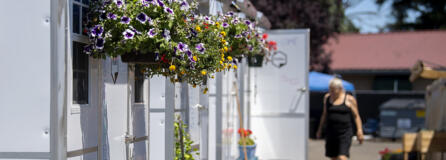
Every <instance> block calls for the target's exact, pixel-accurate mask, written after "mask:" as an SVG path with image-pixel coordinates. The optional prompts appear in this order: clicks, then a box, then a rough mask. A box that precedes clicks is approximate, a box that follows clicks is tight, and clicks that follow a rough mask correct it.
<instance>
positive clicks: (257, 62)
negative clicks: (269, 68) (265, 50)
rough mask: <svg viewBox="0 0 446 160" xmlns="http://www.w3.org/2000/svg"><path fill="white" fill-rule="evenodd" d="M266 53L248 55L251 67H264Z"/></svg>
mask: <svg viewBox="0 0 446 160" xmlns="http://www.w3.org/2000/svg"><path fill="white" fill-rule="evenodd" d="M263 59H264V55H254V56H248V65H249V67H262V65H263Z"/></svg>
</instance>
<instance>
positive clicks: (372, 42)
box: [310, 31, 446, 132]
mask: <svg viewBox="0 0 446 160" xmlns="http://www.w3.org/2000/svg"><path fill="white" fill-rule="evenodd" d="M324 48H325V49H326V51H328V52H331V53H332V55H331V56H332V63H331V69H332V71H333V73H334V74H338V75H340V76H341V77H342V79H344V80H346V81H349V82H351V83H353V84H354V85H355V88H356V92H355V95H356V97H357V100H358V105H359V111H360V114H361V117H362V119H363V121H364V122H365V121H367V119H369V118H373V119H378V118H379V106H380V105H381V104H382V103H384V102H385V101H387V100H389V99H392V98H406V99H407V98H408V99H411V98H422V99H424V93H425V90H426V87H427V85H429V84H431V83H432V80H426V79H417V80H416V81H415V82H414V83H411V82H410V81H409V76H410V69H411V68H412V66H413V65H414V64H415V63H416V62H417V61H418V60H422V61H424V62H425V63H426V64H429V65H432V66H433V67H435V66H446V31H416V32H392V33H380V34H342V35H339V36H338V37H337V38H336V39H332V40H330V41H329V43H328V44H327V45H325V47H324ZM323 94H324V93H315V92H313V93H311V96H310V106H311V111H310V118H311V119H310V123H313V124H310V126H311V125H313V126H314V125H316V126H317V124H318V121H319V117H320V113H321V112H322V97H323ZM312 132H314V131H312Z"/></svg>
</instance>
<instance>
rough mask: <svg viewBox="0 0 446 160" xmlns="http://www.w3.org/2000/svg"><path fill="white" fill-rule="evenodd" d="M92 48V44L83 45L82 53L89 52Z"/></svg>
mask: <svg viewBox="0 0 446 160" xmlns="http://www.w3.org/2000/svg"><path fill="white" fill-rule="evenodd" d="M92 49H93V45H91V44H89V45H86V46H84V53H85V54H91V50H92Z"/></svg>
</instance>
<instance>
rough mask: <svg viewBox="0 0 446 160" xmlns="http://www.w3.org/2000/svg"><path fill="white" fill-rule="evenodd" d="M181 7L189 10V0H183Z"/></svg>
mask: <svg viewBox="0 0 446 160" xmlns="http://www.w3.org/2000/svg"><path fill="white" fill-rule="evenodd" d="M180 9H181V10H183V11H184V10H188V9H189V3H187V1H185V0H183V1H182V2H181V3H180Z"/></svg>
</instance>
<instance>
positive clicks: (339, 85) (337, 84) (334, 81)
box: [329, 77, 344, 89]
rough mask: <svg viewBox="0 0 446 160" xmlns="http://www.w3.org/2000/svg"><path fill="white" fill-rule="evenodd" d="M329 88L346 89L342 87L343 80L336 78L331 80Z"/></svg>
mask: <svg viewBox="0 0 446 160" xmlns="http://www.w3.org/2000/svg"><path fill="white" fill-rule="evenodd" d="M329 86H330V87H335V88H340V89H344V86H343V85H342V80H341V79H339V78H336V77H335V78H333V79H331V80H330V85H329Z"/></svg>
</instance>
